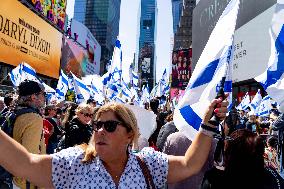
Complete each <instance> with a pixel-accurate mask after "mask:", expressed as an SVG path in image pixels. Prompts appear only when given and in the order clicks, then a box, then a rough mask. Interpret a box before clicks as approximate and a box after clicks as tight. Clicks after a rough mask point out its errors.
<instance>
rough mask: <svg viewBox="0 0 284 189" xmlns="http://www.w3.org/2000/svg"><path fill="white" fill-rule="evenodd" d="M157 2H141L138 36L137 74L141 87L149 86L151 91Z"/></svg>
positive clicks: (148, 0)
mask: <svg viewBox="0 0 284 189" xmlns="http://www.w3.org/2000/svg"><path fill="white" fill-rule="evenodd" d="M156 17H157V1H156V0H141V16H140V32H139V33H140V36H139V53H138V54H139V67H138V69H139V72H140V73H141V79H142V85H143V84H145V83H148V84H149V88H150V89H151V88H152V87H153V85H154V81H155V79H154V78H155V72H154V64H155V36H156Z"/></svg>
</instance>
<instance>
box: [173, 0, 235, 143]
mask: <svg viewBox="0 0 284 189" xmlns="http://www.w3.org/2000/svg"><path fill="white" fill-rule="evenodd" d="M239 3H240V2H239V0H231V2H230V3H229V4H228V5H227V7H226V8H225V10H224V11H223V13H222V15H221V17H220V18H219V20H218V22H217V24H216V26H215V28H214V29H213V31H212V33H211V35H210V37H209V40H208V42H207V44H206V46H205V48H204V50H203V52H202V54H201V56H200V58H199V60H198V62H197V64H196V68H195V69H194V71H193V74H192V77H191V79H190V80H189V83H188V86H187V89H186V92H185V94H184V96H183V98H182V99H181V100H180V102H179V104H178V107H177V108H176V109H175V112H174V123H175V125H176V126H177V128H178V129H179V130H180V131H185V132H184V134H186V135H187V137H188V138H189V139H193V138H194V137H195V135H196V133H197V130H198V129H199V127H200V123H201V120H202V117H203V115H204V112H205V111H206V110H205V107H207V105H208V104H209V103H210V102H211V101H212V100H213V99H214V98H215V96H216V95H217V87H218V85H219V83H220V81H221V80H222V78H224V77H226V76H228V74H230V73H231V72H230V71H228V68H229V67H230V66H231V58H232V54H233V53H232V50H233V49H232V44H233V36H234V31H235V26H236V20H237V15H238V10H239ZM226 80H228V79H226ZM225 85H226V84H225Z"/></svg>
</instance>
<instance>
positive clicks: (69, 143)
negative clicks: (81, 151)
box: [65, 118, 93, 148]
mask: <svg viewBox="0 0 284 189" xmlns="http://www.w3.org/2000/svg"><path fill="white" fill-rule="evenodd" d="M65 129H66V130H65V132H66V133H65V147H66V148H69V147H73V146H75V145H80V144H82V143H86V144H88V143H89V140H90V138H91V136H92V133H93V130H92V128H91V126H90V125H89V124H83V123H81V122H80V121H79V119H78V118H74V119H72V120H71V121H70V122H68V123H67V125H66V128H65Z"/></svg>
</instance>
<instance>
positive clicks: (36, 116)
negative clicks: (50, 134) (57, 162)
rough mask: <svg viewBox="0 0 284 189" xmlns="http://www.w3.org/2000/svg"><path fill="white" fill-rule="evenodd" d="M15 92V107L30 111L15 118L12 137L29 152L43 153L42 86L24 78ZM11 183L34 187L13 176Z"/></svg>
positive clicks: (21, 186)
mask: <svg viewBox="0 0 284 189" xmlns="http://www.w3.org/2000/svg"><path fill="white" fill-rule="evenodd" d="M17 94H18V97H17V99H16V101H15V103H16V106H15V109H16V110H19V109H22V108H29V109H31V112H29V113H24V114H21V115H19V116H18V117H17V118H16V120H15V124H14V128H13V138H14V139H15V140H16V141H17V142H19V143H20V144H21V145H23V146H24V147H25V148H26V149H27V150H28V151H29V152H30V153H33V154H45V153H46V149H45V144H44V136H43V117H42V116H41V114H40V109H41V108H43V107H44V106H45V93H44V86H43V85H42V84H40V83H37V82H35V81H31V80H25V81H23V82H22V83H20V85H19V86H18V88H17ZM15 163H17V162H15ZM13 184H14V188H17V187H18V188H21V189H27V188H30V189H34V188H36V186H33V185H32V184H30V183H29V182H27V181H26V180H24V179H22V178H19V177H14V178H13Z"/></svg>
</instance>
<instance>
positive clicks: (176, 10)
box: [172, 0, 183, 33]
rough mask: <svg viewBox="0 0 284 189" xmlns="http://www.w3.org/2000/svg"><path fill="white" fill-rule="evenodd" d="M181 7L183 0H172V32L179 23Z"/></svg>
mask: <svg viewBox="0 0 284 189" xmlns="http://www.w3.org/2000/svg"><path fill="white" fill-rule="evenodd" d="M182 7H183V0H172V14H173V30H174V33H176V32H177V28H178V25H179V21H180V17H181V12H182Z"/></svg>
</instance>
